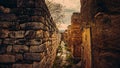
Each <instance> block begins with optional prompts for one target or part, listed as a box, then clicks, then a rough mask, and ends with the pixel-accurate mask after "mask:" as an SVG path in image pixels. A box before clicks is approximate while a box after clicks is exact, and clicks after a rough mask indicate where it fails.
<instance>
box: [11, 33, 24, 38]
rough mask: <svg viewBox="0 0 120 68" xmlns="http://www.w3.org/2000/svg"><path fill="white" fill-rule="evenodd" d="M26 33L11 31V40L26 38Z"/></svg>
mask: <svg viewBox="0 0 120 68" xmlns="http://www.w3.org/2000/svg"><path fill="white" fill-rule="evenodd" d="M24 34H25V31H11V32H10V34H9V36H10V38H24V36H25V35H24Z"/></svg>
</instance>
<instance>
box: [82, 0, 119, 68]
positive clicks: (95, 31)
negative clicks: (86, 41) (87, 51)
mask: <svg viewBox="0 0 120 68" xmlns="http://www.w3.org/2000/svg"><path fill="white" fill-rule="evenodd" d="M81 15H82V16H81V17H82V19H83V20H82V22H85V23H87V24H88V25H90V26H91V36H92V37H91V40H92V45H91V49H92V68H120V58H119V57H120V44H119V42H120V30H119V29H120V23H119V21H120V1H119V0H109V1H108V0H89V1H87V0H81Z"/></svg>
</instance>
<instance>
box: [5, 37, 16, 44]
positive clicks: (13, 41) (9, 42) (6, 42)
mask: <svg viewBox="0 0 120 68" xmlns="http://www.w3.org/2000/svg"><path fill="white" fill-rule="evenodd" d="M3 44H15V39H9V38H6V39H4V40H3Z"/></svg>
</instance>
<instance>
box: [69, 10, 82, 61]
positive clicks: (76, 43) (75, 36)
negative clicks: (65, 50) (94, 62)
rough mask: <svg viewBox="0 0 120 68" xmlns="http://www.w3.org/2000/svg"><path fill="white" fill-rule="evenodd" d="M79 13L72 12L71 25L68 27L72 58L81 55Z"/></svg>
mask: <svg viewBox="0 0 120 68" xmlns="http://www.w3.org/2000/svg"><path fill="white" fill-rule="evenodd" d="M79 18H80V13H76V12H75V13H73V15H72V17H71V27H70V36H69V37H70V46H71V49H72V54H73V57H74V58H76V59H77V58H79V59H80V57H81V43H82V38H81V37H82V36H81V33H82V29H81V25H80V20H79Z"/></svg>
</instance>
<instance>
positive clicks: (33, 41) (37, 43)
mask: <svg viewBox="0 0 120 68" xmlns="http://www.w3.org/2000/svg"><path fill="white" fill-rule="evenodd" d="M40 44H42V40H41V39H39V40H37V39H33V40H28V41H27V42H26V45H40Z"/></svg>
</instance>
